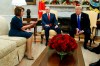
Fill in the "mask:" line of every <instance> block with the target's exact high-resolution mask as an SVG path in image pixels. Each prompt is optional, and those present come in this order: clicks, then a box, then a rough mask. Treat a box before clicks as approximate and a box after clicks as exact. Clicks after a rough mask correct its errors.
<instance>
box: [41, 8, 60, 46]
mask: <svg viewBox="0 0 100 66" xmlns="http://www.w3.org/2000/svg"><path fill="white" fill-rule="evenodd" d="M45 9H46V13H45V14H43V15H42V25H43V28H44V30H45V37H46V46H47V44H48V39H49V30H50V29H53V30H55V31H56V32H57V34H61V30H60V28H59V27H58V22H57V20H56V17H55V14H53V13H50V8H49V7H46V8H45Z"/></svg>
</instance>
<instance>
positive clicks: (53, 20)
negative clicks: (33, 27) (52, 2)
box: [42, 13, 58, 27]
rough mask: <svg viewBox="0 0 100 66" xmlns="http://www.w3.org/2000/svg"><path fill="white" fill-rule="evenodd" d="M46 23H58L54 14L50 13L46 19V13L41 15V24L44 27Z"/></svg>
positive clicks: (53, 24)
mask: <svg viewBox="0 0 100 66" xmlns="http://www.w3.org/2000/svg"><path fill="white" fill-rule="evenodd" d="M47 24H52V26H55V25H58V22H57V20H56V17H55V14H53V13H50V20H49V19H48V16H47V13H45V14H43V15H42V25H43V27H45V25H47Z"/></svg>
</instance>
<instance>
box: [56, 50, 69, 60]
mask: <svg viewBox="0 0 100 66" xmlns="http://www.w3.org/2000/svg"><path fill="white" fill-rule="evenodd" d="M57 54H59V55H60V59H61V60H62V59H63V57H64V56H65V55H67V54H68V53H67V52H58V51H57Z"/></svg>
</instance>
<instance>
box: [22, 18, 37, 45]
mask: <svg viewBox="0 0 100 66" xmlns="http://www.w3.org/2000/svg"><path fill="white" fill-rule="evenodd" d="M23 21H26V22H27V23H30V22H31V21H37V18H23ZM36 32H37V26H35V27H34V42H35V43H36Z"/></svg>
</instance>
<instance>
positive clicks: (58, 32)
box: [44, 26, 61, 42]
mask: <svg viewBox="0 0 100 66" xmlns="http://www.w3.org/2000/svg"><path fill="white" fill-rule="evenodd" d="M44 29H45V37H46V42H48V39H49V30H50V29H53V30H55V31H56V32H57V34H61V30H60V28H59V27H58V28H55V27H54V26H53V27H44Z"/></svg>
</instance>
